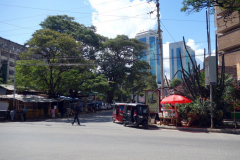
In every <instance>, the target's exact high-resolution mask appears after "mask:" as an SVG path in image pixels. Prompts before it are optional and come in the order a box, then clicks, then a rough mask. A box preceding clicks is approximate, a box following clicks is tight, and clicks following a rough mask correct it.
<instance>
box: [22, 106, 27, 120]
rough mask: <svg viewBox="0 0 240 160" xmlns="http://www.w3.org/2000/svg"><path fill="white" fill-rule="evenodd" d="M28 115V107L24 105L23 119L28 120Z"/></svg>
mask: <svg viewBox="0 0 240 160" xmlns="http://www.w3.org/2000/svg"><path fill="white" fill-rule="evenodd" d="M26 115H27V108H26V107H25V106H24V107H23V120H24V121H26Z"/></svg>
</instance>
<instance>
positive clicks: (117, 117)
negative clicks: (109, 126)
mask: <svg viewBox="0 0 240 160" xmlns="http://www.w3.org/2000/svg"><path fill="white" fill-rule="evenodd" d="M124 106H125V103H115V104H112V107H113V114H112V121H113V123H115V121H118V122H122V118H123V109H124Z"/></svg>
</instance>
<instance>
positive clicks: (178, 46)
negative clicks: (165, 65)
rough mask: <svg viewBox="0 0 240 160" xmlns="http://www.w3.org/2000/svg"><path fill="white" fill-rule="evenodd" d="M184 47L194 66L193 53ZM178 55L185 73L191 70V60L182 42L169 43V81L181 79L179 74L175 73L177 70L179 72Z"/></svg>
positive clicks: (189, 48)
mask: <svg viewBox="0 0 240 160" xmlns="http://www.w3.org/2000/svg"><path fill="white" fill-rule="evenodd" d="M186 47H187V50H188V52H189V54H190V56H191V58H192V60H193V62H194V64H196V60H195V51H194V50H193V49H192V48H191V47H189V46H186ZM180 54H181V57H182V65H183V68H184V69H185V70H186V71H187V72H190V70H191V69H192V63H191V59H190V57H189V55H188V53H187V51H186V49H185V47H184V43H183V41H180V42H175V43H170V44H169V58H170V59H169V61H170V80H172V79H175V78H179V79H182V77H181V72H178V73H177V71H178V70H181V60H180ZM188 64H189V66H188ZM189 68H190V70H189ZM176 73H177V75H175V74H176ZM174 75H175V77H174Z"/></svg>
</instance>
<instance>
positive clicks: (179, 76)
mask: <svg viewBox="0 0 240 160" xmlns="http://www.w3.org/2000/svg"><path fill="white" fill-rule="evenodd" d="M180 54H181V48H177V71H179V70H181V68H182V67H181V59H180ZM177 78H180V79H182V78H181V72H178V73H177Z"/></svg>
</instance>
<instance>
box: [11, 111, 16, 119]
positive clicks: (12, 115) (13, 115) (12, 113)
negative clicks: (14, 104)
mask: <svg viewBox="0 0 240 160" xmlns="http://www.w3.org/2000/svg"><path fill="white" fill-rule="evenodd" d="M10 116H11V120H12V121H13V120H14V117H15V111H14V110H11V112H10Z"/></svg>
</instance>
